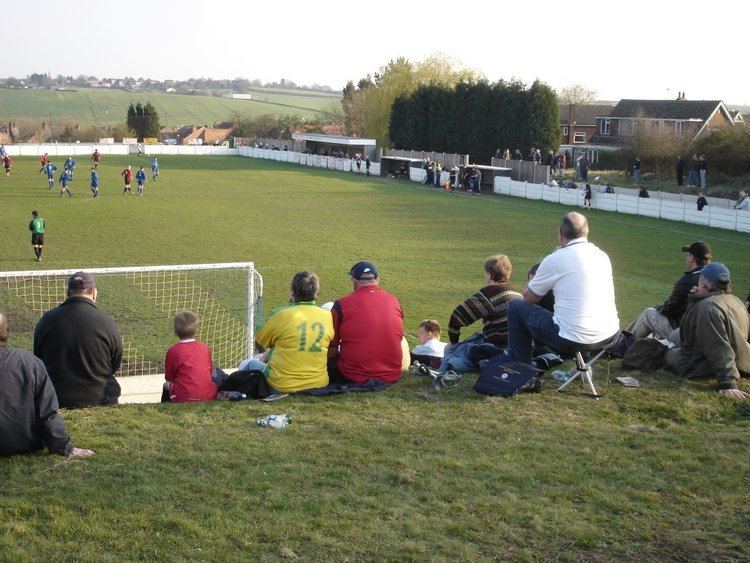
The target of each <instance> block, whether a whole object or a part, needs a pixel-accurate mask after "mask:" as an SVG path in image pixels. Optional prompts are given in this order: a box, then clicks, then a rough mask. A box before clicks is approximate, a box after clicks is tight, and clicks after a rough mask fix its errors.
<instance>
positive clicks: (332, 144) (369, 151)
mask: <svg viewBox="0 0 750 563" xmlns="http://www.w3.org/2000/svg"><path fill="white" fill-rule="evenodd" d="M292 140H294V141H301V142H304V144H305V149H306V150H309V151H310V153H311V154H326V155H328V156H331V155H332V154H333V153H334V152H336V153H339V152H342V153H346V154H348V155H349V156H350V157H352V158H353V157H354V155H355V154H361V155H362V158H363V159H364V158H367V157H369V158H370V161H372V162H380V159H379V155H378V149H377V141H376V140H375V139H363V138H359V137H343V136H339V135H323V134H320V133H292Z"/></svg>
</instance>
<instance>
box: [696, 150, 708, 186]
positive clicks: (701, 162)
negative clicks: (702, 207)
mask: <svg viewBox="0 0 750 563" xmlns="http://www.w3.org/2000/svg"><path fill="white" fill-rule="evenodd" d="M698 173H699V174H700V178H701V189H702V190H705V189H706V174H707V173H708V167H707V166H706V155H705V154H702V155H701V156H700V158H699V159H698Z"/></svg>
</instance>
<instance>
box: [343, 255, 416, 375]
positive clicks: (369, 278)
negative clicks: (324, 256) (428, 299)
mask: <svg viewBox="0 0 750 563" xmlns="http://www.w3.org/2000/svg"><path fill="white" fill-rule="evenodd" d="M349 276H351V279H352V286H353V287H354V291H353V292H352V293H350V294H349V295H347V296H346V297H342V298H341V299H339V300H337V301H336V302H335V303H334V304H333V309H332V310H331V314H332V315H333V328H334V332H335V336H334V338H333V341H332V342H331V344H330V347H329V348H328V358H329V361H328V375H329V378H330V379H331V382H332V383H346V382H353V383H365V382H366V381H367V380H370V379H372V380H376V381H381V382H384V383H393V382H395V381H396V380H397V379H398V378H399V377H401V362H402V356H403V353H402V347H401V339H402V338H403V336H404V314H403V311H402V310H401V304H400V303H399V302H398V299H396V298H395V297H394V296H393V295H391V294H390V293H388V292H387V291H384V290H382V289H381V288H380V279H379V276H378V270H377V268H376V267H375V265H374V264H373V263H371V262H364V261H363V262H357V263H356V264H354V266H352V268H351V270H350V271H349Z"/></svg>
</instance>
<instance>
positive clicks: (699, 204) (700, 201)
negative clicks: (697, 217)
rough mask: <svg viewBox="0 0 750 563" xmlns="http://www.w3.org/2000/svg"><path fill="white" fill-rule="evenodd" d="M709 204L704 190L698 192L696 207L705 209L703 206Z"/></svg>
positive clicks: (700, 209) (699, 209) (701, 209)
mask: <svg viewBox="0 0 750 563" xmlns="http://www.w3.org/2000/svg"><path fill="white" fill-rule="evenodd" d="M707 205H708V200H707V199H706V196H704V195H703V192H698V199H697V200H695V207H696V208H697V209H698V211H703V208H704V207H706V206H707Z"/></svg>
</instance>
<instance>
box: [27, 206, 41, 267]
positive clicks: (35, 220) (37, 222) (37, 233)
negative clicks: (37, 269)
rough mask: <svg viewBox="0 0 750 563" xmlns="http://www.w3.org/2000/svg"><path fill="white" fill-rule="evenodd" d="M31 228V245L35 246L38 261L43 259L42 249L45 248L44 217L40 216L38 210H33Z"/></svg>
mask: <svg viewBox="0 0 750 563" xmlns="http://www.w3.org/2000/svg"><path fill="white" fill-rule="evenodd" d="M29 230H30V231H31V246H33V247H34V254H36V261H37V262H41V261H42V250H43V248H44V219H43V218H41V217H39V213H37V212H36V211H32V212H31V221H29Z"/></svg>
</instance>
